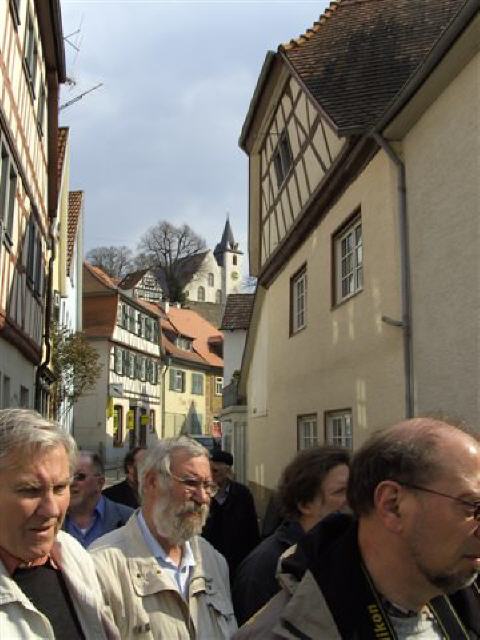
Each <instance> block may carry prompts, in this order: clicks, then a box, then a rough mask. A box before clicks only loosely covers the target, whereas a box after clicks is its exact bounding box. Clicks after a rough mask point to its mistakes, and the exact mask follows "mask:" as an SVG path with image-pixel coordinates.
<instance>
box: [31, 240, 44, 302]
mask: <svg viewBox="0 0 480 640" xmlns="http://www.w3.org/2000/svg"><path fill="white" fill-rule="evenodd" d="M33 280H34V288H35V293H36V294H37V296H38V297H39V298H40V297H41V296H42V293H43V258H42V240H41V238H40V234H39V233H37V239H36V247H35V274H34V278H33Z"/></svg>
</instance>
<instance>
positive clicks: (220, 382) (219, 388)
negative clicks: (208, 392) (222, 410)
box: [215, 376, 223, 396]
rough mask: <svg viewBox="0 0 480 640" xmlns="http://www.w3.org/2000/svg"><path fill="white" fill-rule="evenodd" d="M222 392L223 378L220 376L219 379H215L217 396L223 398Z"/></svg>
mask: <svg viewBox="0 0 480 640" xmlns="http://www.w3.org/2000/svg"><path fill="white" fill-rule="evenodd" d="M222 390H223V378H221V377H220V376H218V377H217V378H215V395H216V396H221V395H222Z"/></svg>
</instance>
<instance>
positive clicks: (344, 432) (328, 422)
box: [325, 409, 353, 449]
mask: <svg viewBox="0 0 480 640" xmlns="http://www.w3.org/2000/svg"><path fill="white" fill-rule="evenodd" d="M325 429H326V433H325V441H326V442H327V444H331V445H333V446H335V447H345V448H346V449H353V433H352V412H351V410H350V409H344V410H342V411H328V412H327V413H326V414H325Z"/></svg>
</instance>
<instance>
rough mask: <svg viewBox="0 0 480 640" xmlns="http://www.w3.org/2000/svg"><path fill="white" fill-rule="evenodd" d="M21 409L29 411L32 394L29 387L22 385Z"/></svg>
mask: <svg viewBox="0 0 480 640" xmlns="http://www.w3.org/2000/svg"><path fill="white" fill-rule="evenodd" d="M19 406H20V407H23V408H24V409H28V408H29V406H30V392H29V390H28V389H27V387H24V386H23V385H20V405H19Z"/></svg>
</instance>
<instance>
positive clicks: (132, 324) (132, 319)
mask: <svg viewBox="0 0 480 640" xmlns="http://www.w3.org/2000/svg"><path fill="white" fill-rule="evenodd" d="M128 330H129V331H130V333H135V309H134V308H133V307H128Z"/></svg>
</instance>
